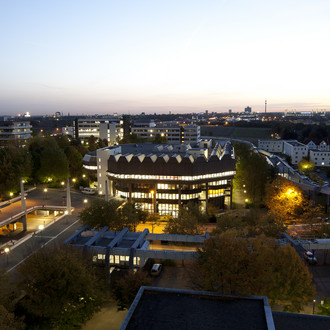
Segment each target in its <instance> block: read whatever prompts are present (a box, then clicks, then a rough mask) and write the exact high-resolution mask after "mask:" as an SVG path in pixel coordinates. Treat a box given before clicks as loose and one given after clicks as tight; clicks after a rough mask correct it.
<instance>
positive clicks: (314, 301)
mask: <svg viewBox="0 0 330 330" xmlns="http://www.w3.org/2000/svg"><path fill="white" fill-rule="evenodd" d="M315 302H316V300H315V299H313V315H314V314H315Z"/></svg>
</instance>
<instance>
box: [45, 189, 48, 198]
mask: <svg viewBox="0 0 330 330" xmlns="http://www.w3.org/2000/svg"><path fill="white" fill-rule="evenodd" d="M47 191H48V189H47V188H45V189H44V193H45V199H47Z"/></svg>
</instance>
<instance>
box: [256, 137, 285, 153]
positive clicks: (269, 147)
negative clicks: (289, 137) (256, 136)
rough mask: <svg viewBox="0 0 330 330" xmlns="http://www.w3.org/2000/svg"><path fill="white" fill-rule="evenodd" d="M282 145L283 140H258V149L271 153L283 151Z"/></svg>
mask: <svg viewBox="0 0 330 330" xmlns="http://www.w3.org/2000/svg"><path fill="white" fill-rule="evenodd" d="M283 144H284V140H258V148H259V149H262V150H265V151H268V152H272V153H273V152H275V153H282V152H283V149H284V147H283Z"/></svg>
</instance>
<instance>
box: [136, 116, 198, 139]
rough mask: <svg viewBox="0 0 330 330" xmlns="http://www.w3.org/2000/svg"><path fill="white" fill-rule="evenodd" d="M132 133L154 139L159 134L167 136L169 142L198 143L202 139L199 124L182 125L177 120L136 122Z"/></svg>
mask: <svg viewBox="0 0 330 330" xmlns="http://www.w3.org/2000/svg"><path fill="white" fill-rule="evenodd" d="M131 132H132V134H135V135H137V136H138V137H140V138H143V139H152V138H154V137H156V136H157V135H160V136H161V137H164V138H166V140H167V142H168V143H197V142H198V141H199V140H200V127H199V126H198V125H195V124H192V125H180V124H177V123H176V122H174V123H173V122H165V123H161V124H156V123H155V122H153V121H151V122H147V123H146V122H143V123H142V122H135V123H134V124H133V126H132V128H131Z"/></svg>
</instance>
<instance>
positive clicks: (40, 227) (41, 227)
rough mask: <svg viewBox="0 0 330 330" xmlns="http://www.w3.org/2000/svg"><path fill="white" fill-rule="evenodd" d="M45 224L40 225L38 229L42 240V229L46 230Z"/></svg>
mask: <svg viewBox="0 0 330 330" xmlns="http://www.w3.org/2000/svg"><path fill="white" fill-rule="evenodd" d="M44 228H45V226H44V225H39V226H38V229H39V231H40V237H41V241H42V231H43V230H44Z"/></svg>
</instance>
